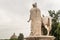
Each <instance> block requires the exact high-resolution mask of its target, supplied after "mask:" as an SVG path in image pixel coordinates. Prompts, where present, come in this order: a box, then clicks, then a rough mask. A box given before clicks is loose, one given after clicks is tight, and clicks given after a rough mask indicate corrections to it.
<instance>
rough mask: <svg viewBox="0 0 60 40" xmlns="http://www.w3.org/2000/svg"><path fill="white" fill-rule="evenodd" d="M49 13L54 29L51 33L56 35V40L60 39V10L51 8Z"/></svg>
mask: <svg viewBox="0 0 60 40" xmlns="http://www.w3.org/2000/svg"><path fill="white" fill-rule="evenodd" d="M48 12H49V15H50V16H51V17H52V30H51V32H50V33H51V35H54V36H55V37H56V39H55V40H60V24H59V17H60V10H59V11H58V12H55V11H54V10H53V11H51V10H49V11H48Z"/></svg>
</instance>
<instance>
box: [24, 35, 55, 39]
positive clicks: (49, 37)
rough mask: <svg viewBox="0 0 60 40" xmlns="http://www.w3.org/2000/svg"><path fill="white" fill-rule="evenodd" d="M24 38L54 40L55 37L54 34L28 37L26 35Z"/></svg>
mask: <svg viewBox="0 0 60 40" xmlns="http://www.w3.org/2000/svg"><path fill="white" fill-rule="evenodd" d="M25 39H26V40H54V39H55V37H54V36H36V37H34V36H30V37H26V38H25Z"/></svg>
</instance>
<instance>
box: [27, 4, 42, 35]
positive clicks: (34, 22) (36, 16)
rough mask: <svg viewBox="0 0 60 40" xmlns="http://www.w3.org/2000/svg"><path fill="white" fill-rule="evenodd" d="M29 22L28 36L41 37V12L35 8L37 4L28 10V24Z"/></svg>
mask: <svg viewBox="0 0 60 40" xmlns="http://www.w3.org/2000/svg"><path fill="white" fill-rule="evenodd" d="M29 21H31V33H30V36H40V35H41V11H40V9H39V8H37V3H34V4H33V8H31V10H30V18H29V20H28V22H29Z"/></svg>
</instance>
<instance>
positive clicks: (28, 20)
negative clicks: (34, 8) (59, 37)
mask: <svg viewBox="0 0 60 40" xmlns="http://www.w3.org/2000/svg"><path fill="white" fill-rule="evenodd" d="M30 20H31V11H30V17H29V20H28V22H30Z"/></svg>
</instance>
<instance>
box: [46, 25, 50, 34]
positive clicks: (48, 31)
mask: <svg viewBox="0 0 60 40" xmlns="http://www.w3.org/2000/svg"><path fill="white" fill-rule="evenodd" d="M45 28H46V29H47V35H49V29H48V27H47V25H45Z"/></svg>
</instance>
